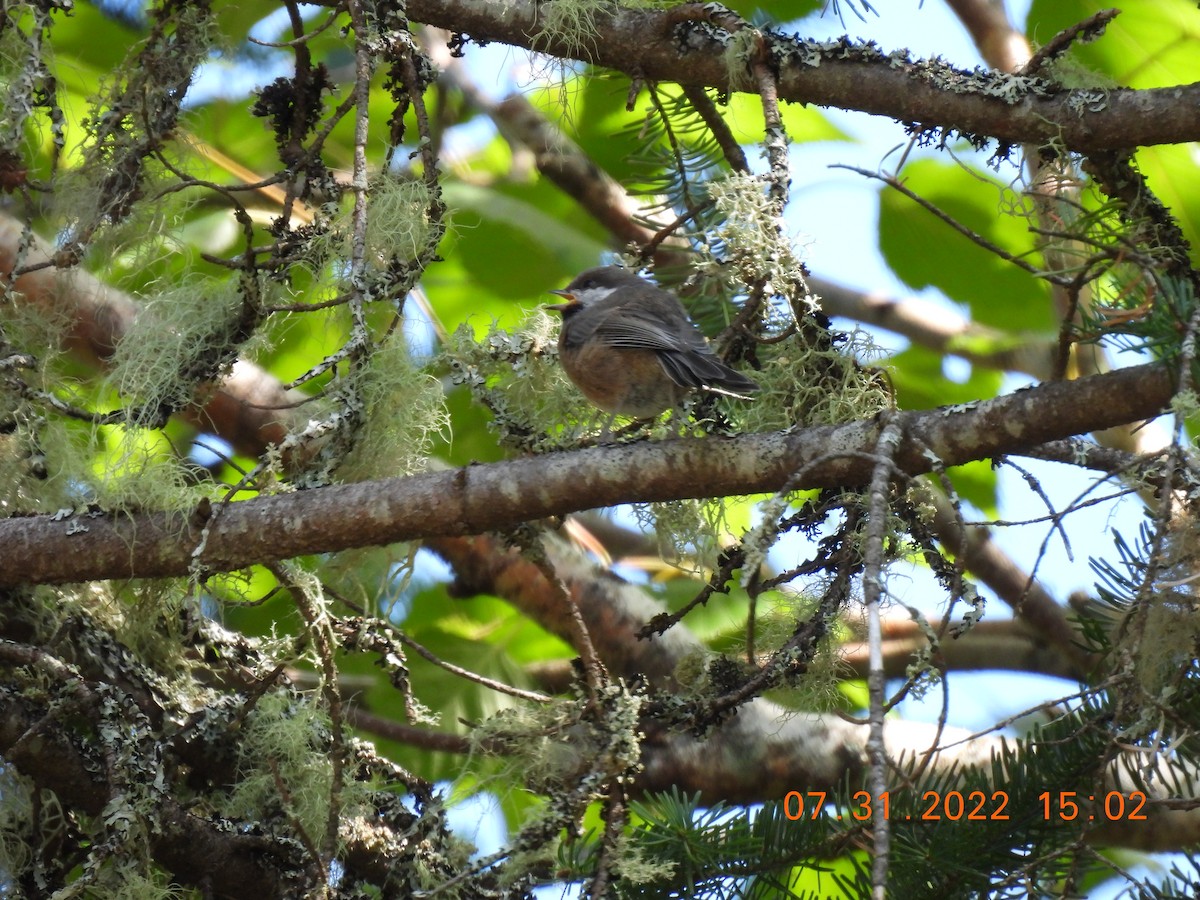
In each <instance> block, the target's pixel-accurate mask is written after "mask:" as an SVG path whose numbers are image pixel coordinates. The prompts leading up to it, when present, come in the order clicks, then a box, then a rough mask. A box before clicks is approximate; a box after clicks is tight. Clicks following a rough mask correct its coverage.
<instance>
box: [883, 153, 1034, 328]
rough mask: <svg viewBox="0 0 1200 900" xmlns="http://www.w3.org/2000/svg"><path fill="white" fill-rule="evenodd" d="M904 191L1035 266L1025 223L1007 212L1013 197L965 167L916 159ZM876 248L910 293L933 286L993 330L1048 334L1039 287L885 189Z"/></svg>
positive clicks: (907, 169)
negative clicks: (908, 288) (993, 328)
mask: <svg viewBox="0 0 1200 900" xmlns="http://www.w3.org/2000/svg"><path fill="white" fill-rule="evenodd" d="M901 177H902V180H903V183H904V185H905V186H906V187H907V188H909V189H910V190H911V191H913V192H914V193H916V194H917V195H918V196H920V197H921V198H923V199H924V200H926V201H928V202H929V203H932V204H933V205H934V206H935V207H936V208H937V209H939V210H941V211H942V212H943V213H945V214H946V215H947V216H949V217H950V218H951V219H952V220H954V221H955V222H958V223H959V224H960V225H963V226H965V227H966V228H968V229H970V230H971V231H973V232H974V233H976V234H978V235H980V236H982V237H983V238H984V239H985V240H987V241H989V242H990V243H991V244H993V245H995V246H997V247H999V248H1001V249H1002V250H1005V251H1007V252H1008V253H1010V254H1013V255H1018V254H1020V255H1021V258H1023V259H1025V260H1027V261H1029V262H1031V263H1033V264H1034V265H1039V264H1040V257H1039V256H1038V255H1036V254H1034V253H1032V252H1031V251H1032V250H1033V246H1034V243H1033V240H1032V236H1031V235H1030V233H1029V228H1028V226H1027V224H1026V223H1025V222H1024V221H1023V220H1022V219H1021V218H1020V217H1019V216H1014V215H1008V214H1006V213H1007V212H1008V210H1007V209H1006V208H1005V206H1006V205H1007V204H1009V203H1011V202H1013V198H1012V196H1011V192H1010V191H1009V190H1008V189H1007V187H1006V186H1005V185H1003V184H1001V183H1000V182H998V181H996V180H994V179H992V178H991V177H989V176H987V175H985V174H984V173H981V172H978V171H974V170H969V169H967V168H966V167H965V166H963V165H955V164H947V163H941V162H936V161H934V160H920V161H918V162H915V163H912V164H911V165H909V166H907V167H905V169H904V171H903V173H902V175H901ZM879 246H880V250H881V251H882V252H883V255H884V257H885V258H886V260H887V262H888V265H889V266H891V268H892V270H893V271H894V272H895V273H896V275H897V276H899V277H900V279H901V280H903V281H904V283H905V284H907V285H908V286H909V287H910V288H913V289H914V290H921V289H923V288H927V287H936V288H938V289H939V290H941V291H942V292H943V293H944V294H945V295H946V296H948V297H950V298H951V299H953V300H957V301H959V302H960V303H965V304H967V305H968V306H970V308H971V315H972V318H974V320H975V321H977V322H980V323H982V324H985V325H992V326H995V327H997V328H1007V329H1010V330H1023V331H1043V332H1049V331H1052V330H1053V329H1054V328H1055V327H1056V325H1055V320H1054V315H1053V304H1052V303H1051V298H1050V289H1049V287H1048V286H1047V285H1046V283H1045V282H1043V281H1041V280H1040V279H1037V278H1035V277H1033V276H1032V275H1031V274H1029V273H1028V272H1026V271H1024V270H1023V269H1021V268H1019V267H1018V266H1016V265H1014V264H1013V263H1011V262H1007V261H1005V260H1003V259H1001V258H1000V257H999V256H997V255H996V254H995V253H993V252H992V251H990V250H987V249H985V248H983V247H981V246H979V244H977V243H975V242H974V241H972V240H969V239H968V238H967V237H965V236H963V235H962V234H960V233H958V232H957V231H955V230H954V229H953V228H951V226H950V225H949V224H947V223H946V222H945V221H943V220H941V219H939V218H938V217H937V216H935V215H934V214H933V213H931V212H929V211H928V210H926V209H924V208H923V207H921V206H919V205H918V204H917V203H915V202H913V201H912V200H910V199H909V198H908V197H905V196H904V195H903V194H901V193H900V192H899V191H895V190H892V189H891V188H888V187H885V188H883V190H882V191H881V193H880V196H879Z"/></svg>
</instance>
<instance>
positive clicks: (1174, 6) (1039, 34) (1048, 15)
mask: <svg viewBox="0 0 1200 900" xmlns="http://www.w3.org/2000/svg"><path fill="white" fill-rule="evenodd" d="M1099 8H1100V5H1099V4H1097V3H1095V2H1093V0H1034V3H1033V6H1031V7H1030V10H1029V19H1028V20H1027V25H1026V30H1027V33H1028V34H1029V35H1030V39H1031V40H1032V41H1034V42H1035V44H1038V43H1045V42H1047V41H1049V40H1050V39H1051V38H1052V37H1054V35H1055V34H1057V33H1058V32H1060V31H1062V30H1063V29H1065V28H1068V27H1069V26H1071V25H1074V24H1075V23H1077V22H1081V21H1082V20H1084V19H1086V18H1087V17H1088V16H1091V15H1094V14H1095V13H1096V11H1097V9H1099ZM1120 9H1121V14H1120V15H1119V16H1117V18H1116V19H1114V20H1113V21H1112V22H1111V23H1109V25H1108V27H1107V28H1106V29H1105V32H1104V34H1103V35H1102V36H1100V37H1099V38H1097V39H1096V40H1094V41H1091V42H1090V43H1086V44H1085V43H1080V42H1078V41H1077V42H1076V43H1075V44H1073V45H1072V47H1071V50H1070V52H1069V54H1068V58H1069V61H1073V62H1075V63H1077V64H1081V65H1082V66H1084V67H1086V68H1087V69H1090V70H1092V71H1094V72H1096V73H1099V74H1101V75H1102V76H1103V81H1110V80H1111V81H1112V82H1115V83H1117V84H1120V85H1123V86H1126V87H1133V88H1150V87H1168V86H1171V85H1176V84H1191V83H1192V82H1194V81H1197V80H1200V53H1197V52H1196V40H1197V38H1200V14H1198V13H1197V11H1196V4H1195V2H1194V0H1127V2H1124V3H1122V4H1120ZM1055 73H1056V74H1057V75H1058V76H1059V77H1061V78H1063V79H1064V81H1066V82H1068V86H1069V87H1078V86H1082V85H1083V84H1087V83H1093V82H1087V80H1086V76H1085V75H1084V74H1083V73H1082V72H1080V71H1079V70H1078V69H1077V68H1076V67H1075V66H1072V65H1071V64H1070V62H1068V63H1067V64H1065V65H1061V64H1060V65H1058V66H1057V67H1056V69H1055ZM1099 86H1101V87H1103V86H1104V84H1100V85H1099Z"/></svg>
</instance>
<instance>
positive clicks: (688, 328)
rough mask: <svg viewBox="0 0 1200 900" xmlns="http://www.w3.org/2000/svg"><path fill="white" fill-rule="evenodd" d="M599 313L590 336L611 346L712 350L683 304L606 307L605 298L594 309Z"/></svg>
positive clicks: (629, 348) (641, 348) (635, 348)
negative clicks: (647, 306) (688, 316)
mask: <svg viewBox="0 0 1200 900" xmlns="http://www.w3.org/2000/svg"><path fill="white" fill-rule="evenodd" d="M592 315H594V316H595V317H596V321H595V325H594V327H592V328H590V329H589V334H588V337H595V338H598V339H599V340H602V341H604V343H606V344H608V345H609V346H610V347H621V348H623V349H627V350H673V351H692V352H696V353H711V352H712V351H710V350H709V349H708V342H707V341H705V340H704V335H702V334H701V333H700V329H698V328H697V327H696V326H695V325H693V324H692V321H691V319H689V318H687V316H686V315H685V314H684V312H683V310H682V308H679V307H678V306H675V308H671V307H670V306H668V307H667V308H666V309H661V308H660V309H653V310H647V309H644V308H642V307H639V306H632V305H626V306H616V305H615V306H613V308H612V309H604V301H601V303H600V304H599V305H597V307H596V309H595V310H594V311H592Z"/></svg>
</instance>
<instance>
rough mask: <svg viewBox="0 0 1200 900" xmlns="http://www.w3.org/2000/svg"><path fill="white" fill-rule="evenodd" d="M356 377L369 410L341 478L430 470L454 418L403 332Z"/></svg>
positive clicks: (376, 352) (358, 394)
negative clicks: (438, 440)
mask: <svg viewBox="0 0 1200 900" xmlns="http://www.w3.org/2000/svg"><path fill="white" fill-rule="evenodd" d="M350 378H351V380H352V381H353V382H354V384H353V390H354V392H355V394H356V397H357V401H358V402H359V403H361V405H362V410H363V414H362V422H361V426H360V427H359V429H358V431H357V432H356V435H355V444H354V447H353V449H352V450H350V452H349V453H348V454H347V456H346V458H345V459H344V460H343V461H342V463H341V465H340V466H339V467H338V470H337V476H338V478H339V480H342V481H363V480H366V479H369V478H389V477H398V476H402V475H412V474H413V473H414V472H417V471H420V470H421V469H422V468H424V465H425V462H426V460H427V459H428V457H429V451H430V448H431V446H432V444H433V440H434V438H435V436H436V435H437V434H438V433H439V432H442V431H444V430H445V429H446V428H447V427H448V426H449V416H448V414H447V412H446V406H445V398H444V395H443V392H442V388H441V384H440V383H439V382H438V380H437V379H436V378H434V377H433V376H432V375H429V374H428V373H426V372H423V371H421V370H420V369H419V368H417V367H416V366H415V365H413V361H412V356H411V354H410V353H409V351H408V349H407V348H406V347H405V346H404V342H403V336H402V335H400V334H394V335H393V336H392V337H391V338H390V339H389V340H388V342H387V343H385V344H382V345H379V346H377V347H375V348H374V350H373V352H372V354H371V358H370V360H369V361H368V362H367V364H366V365H365V366H363V367H361V368H359V369H357V370H355V371H354V372H353V373H352V374H351V376H350Z"/></svg>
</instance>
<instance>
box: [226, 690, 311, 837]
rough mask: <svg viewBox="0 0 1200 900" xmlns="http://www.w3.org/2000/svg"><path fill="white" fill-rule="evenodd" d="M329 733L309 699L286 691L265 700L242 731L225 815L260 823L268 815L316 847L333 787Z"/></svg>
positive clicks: (251, 712) (269, 696) (262, 699)
mask: <svg viewBox="0 0 1200 900" xmlns="http://www.w3.org/2000/svg"><path fill="white" fill-rule="evenodd" d="M329 728H330V725H329V718H328V716H327V715H326V714H325V713H324V712H322V711H321V710H320V709H319V708H318V707H317V705H316V704H315V703H314V702H312V700H311V699H309V698H305V697H302V696H299V695H294V694H290V693H288V692H285V691H276V692H273V693H269V694H266V695H264V696H263V697H262V698H261V699H260V700H259V701H258V704H257V705H256V706H255V708H254V709H253V710H251V711H250V713H249V714H248V715H247V716H246V721H245V724H244V726H243V728H242V733H241V741H240V743H239V744H238V780H237V782H236V783H235V785H234V787H233V790H232V791H231V793H230V794H229V798H228V803H227V806H226V808H225V810H224V812H225V814H226V815H229V816H233V817H237V818H245V819H247V820H251V821H262V820H263V818H264V816H265V815H268V814H269V813H268V811H272V810H273V811H274V812H275V814H277V815H278V814H282V815H284V816H285V817H286V819H287V820H288V822H289V823H295V825H296V826H297V827H299V828H301V829H303V830H304V833H305V834H306V835H307V836H308V838H309V839H310V840H312V841H314V842H316V843H318V844H319V843H320V842H321V841H322V839H323V838H324V836H325V828H326V826H327V824H328V821H329V804H330V797H331V794H330V792H331V790H332V787H333V763H332V761H331V760H330V758H329V749H330V743H329V742H330V737H331V735H330V730H329ZM281 789H282V790H281Z"/></svg>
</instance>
